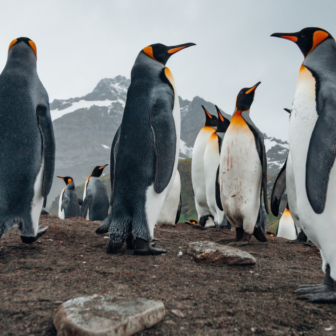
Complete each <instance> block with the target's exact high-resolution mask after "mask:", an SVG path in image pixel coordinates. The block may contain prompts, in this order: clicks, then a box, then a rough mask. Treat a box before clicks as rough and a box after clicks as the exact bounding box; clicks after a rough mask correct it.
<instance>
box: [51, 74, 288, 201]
mask: <svg viewBox="0 0 336 336" xmlns="http://www.w3.org/2000/svg"><path fill="white" fill-rule="evenodd" d="M129 85H130V79H127V78H125V77H123V76H117V77H115V78H105V79H102V80H101V81H100V82H99V83H98V84H97V86H96V87H95V88H94V89H93V91H92V92H91V93H88V94H87V95H85V96H83V97H78V98H70V99H63V100H61V99H55V100H54V101H53V102H52V103H51V104H50V109H51V117H52V120H53V124H54V131H55V138H56V166H55V177H54V183H53V187H52V190H51V192H50V194H49V197H48V204H49V205H50V203H51V202H52V201H53V199H54V198H55V197H56V196H57V195H59V194H60V192H61V190H62V189H63V187H64V182H63V181H62V180H60V179H58V178H57V176H71V177H72V178H73V179H74V181H75V184H76V185H80V184H82V183H83V182H84V181H85V180H86V178H87V176H88V175H89V174H90V173H91V171H92V169H93V168H94V167H95V166H97V165H103V164H106V163H109V162H110V147H111V143H112V140H113V137H114V135H115V133H116V131H117V129H118V127H119V125H120V123H121V120H122V115H123V111H124V107H125V103H126V94H127V89H128V87H129ZM179 101H180V107H181V143H180V159H187V158H190V157H191V156H192V148H193V145H194V142H195V139H196V137H197V134H198V132H199V130H200V129H201V127H202V126H203V125H204V121H205V117H204V112H203V110H202V107H201V105H204V106H205V107H206V108H207V109H208V111H209V112H210V113H213V114H215V113H216V112H215V107H214V105H213V104H212V103H211V102H208V101H206V100H204V99H203V98H201V97H195V98H193V100H192V101H189V100H184V99H182V98H181V97H180V98H179ZM223 114H224V117H227V118H229V119H231V117H230V115H228V114H227V113H225V112H223ZM264 136H265V146H266V151H267V158H268V168H269V170H268V173H269V176H270V177H271V176H274V175H275V174H276V173H277V172H278V171H279V169H280V167H281V166H282V164H283V163H284V162H285V159H286V157H287V153H288V143H287V142H284V141H281V140H279V139H276V138H272V137H269V136H267V135H266V134H265V135H264ZM104 173H105V174H108V173H109V167H107V168H106V169H105V171H104Z"/></svg>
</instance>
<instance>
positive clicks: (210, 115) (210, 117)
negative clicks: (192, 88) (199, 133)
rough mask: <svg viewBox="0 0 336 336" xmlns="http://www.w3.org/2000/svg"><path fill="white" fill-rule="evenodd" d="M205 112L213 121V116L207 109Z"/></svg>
mask: <svg viewBox="0 0 336 336" xmlns="http://www.w3.org/2000/svg"><path fill="white" fill-rule="evenodd" d="M204 112H205V113H206V114H207V116H208V117H209V118H210V119H212V115H211V114H210V113H209V112H208V111H207V110H206V109H204Z"/></svg>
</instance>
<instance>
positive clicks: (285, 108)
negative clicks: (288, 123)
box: [284, 108, 292, 114]
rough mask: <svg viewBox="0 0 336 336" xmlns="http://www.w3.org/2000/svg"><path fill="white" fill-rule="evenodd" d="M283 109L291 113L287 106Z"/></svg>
mask: <svg viewBox="0 0 336 336" xmlns="http://www.w3.org/2000/svg"><path fill="white" fill-rule="evenodd" d="M284 110H285V111H286V112H288V113H289V114H291V112H292V111H291V110H290V109H288V108H284Z"/></svg>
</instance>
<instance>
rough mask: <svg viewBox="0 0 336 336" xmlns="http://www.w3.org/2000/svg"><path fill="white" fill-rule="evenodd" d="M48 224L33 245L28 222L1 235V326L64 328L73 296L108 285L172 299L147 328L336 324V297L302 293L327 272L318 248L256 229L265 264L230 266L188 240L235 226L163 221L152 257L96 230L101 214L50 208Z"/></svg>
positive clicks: (319, 331) (40, 330) (241, 330)
mask: <svg viewBox="0 0 336 336" xmlns="http://www.w3.org/2000/svg"><path fill="white" fill-rule="evenodd" d="M41 224H42V225H44V226H45V225H49V227H50V230H49V231H48V232H47V233H46V234H45V235H44V236H43V237H42V238H40V239H39V241H38V242H36V243H34V244H33V245H25V244H23V243H21V239H20V236H19V232H18V231H15V232H9V233H7V234H5V235H4V236H3V238H2V240H1V241H0V247H1V249H0V279H1V281H0V334H1V335H56V331H55V329H54V327H53V317H54V315H55V313H56V311H57V309H58V307H59V305H60V304H61V303H62V302H63V301H66V300H68V299H71V298H74V297H78V296H84V295H85V296H86V295H93V294H104V293H109V294H118V295H124V296H129V295H136V296H139V297H144V298H147V299H155V300H162V301H163V302H164V304H165V306H166V309H167V315H166V317H165V319H164V320H163V321H162V322H160V323H159V324H158V325H156V326H154V327H153V328H151V329H148V330H146V331H144V332H142V333H140V334H138V335H209V336H210V335H234V334H236V335H251V334H258V335H333V334H334V333H335V330H336V306H335V305H321V304H311V303H307V302H304V301H299V300H297V299H296V295H295V294H294V293H293V291H294V289H295V288H296V287H297V286H298V285H299V284H304V283H321V282H322V281H323V274H322V271H321V260H320V256H319V252H318V250H317V249H316V248H315V247H313V248H311V247H308V246H304V245H291V244H287V243H286V240H285V239H282V238H275V237H268V242H267V243H260V242H257V241H256V240H255V239H254V238H252V240H251V244H250V245H249V246H244V247H242V248H241V249H243V250H245V251H247V252H249V253H251V254H252V255H253V256H255V257H256V259H257V264H256V265H254V266H224V267H223V266H213V265H208V264H200V263H196V262H195V261H193V260H192V258H191V257H190V256H189V255H187V254H186V247H187V244H188V243H189V242H194V241H200V240H210V241H215V242H218V243H222V244H223V240H225V239H229V238H233V237H234V232H233V231H232V232H228V231H224V230H221V231H212V232H201V231H200V230H198V229H196V228H194V227H191V226H188V225H186V224H178V225H177V226H176V227H173V226H169V225H163V226H161V227H159V228H157V229H156V231H155V235H156V238H158V239H159V240H160V242H158V243H157V247H162V248H165V249H167V250H168V253H167V254H166V255H161V256H150V257H144V256H134V255H133V254H132V251H129V250H127V251H122V253H120V254H118V255H109V254H106V248H107V244H108V239H106V238H104V235H103V236H98V235H96V234H95V233H94V231H95V229H96V228H97V227H98V226H99V223H97V222H90V221H85V220H83V219H79V218H76V219H68V220H64V221H62V220H60V219H58V218H57V217H54V216H42V217H41ZM105 236H107V235H105ZM50 239H52V241H50ZM180 251H182V253H183V254H182V255H181V256H178V254H179V252H180ZM173 309H177V310H180V311H181V312H182V313H183V314H184V315H185V317H184V318H180V317H177V316H175V315H174V314H172V313H171V310H173ZM330 327H334V330H332V331H326V328H327V329H328V328H330Z"/></svg>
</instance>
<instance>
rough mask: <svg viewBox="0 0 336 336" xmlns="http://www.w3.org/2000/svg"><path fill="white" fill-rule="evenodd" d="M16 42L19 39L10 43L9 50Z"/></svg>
mask: <svg viewBox="0 0 336 336" xmlns="http://www.w3.org/2000/svg"><path fill="white" fill-rule="evenodd" d="M16 42H17V39H15V40H13V41H12V42H11V43H10V45H9V47H8V51H9V50H11V48H12V47H13V45H14V44H15V43H16Z"/></svg>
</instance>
